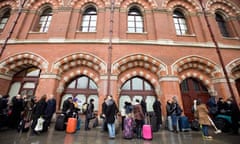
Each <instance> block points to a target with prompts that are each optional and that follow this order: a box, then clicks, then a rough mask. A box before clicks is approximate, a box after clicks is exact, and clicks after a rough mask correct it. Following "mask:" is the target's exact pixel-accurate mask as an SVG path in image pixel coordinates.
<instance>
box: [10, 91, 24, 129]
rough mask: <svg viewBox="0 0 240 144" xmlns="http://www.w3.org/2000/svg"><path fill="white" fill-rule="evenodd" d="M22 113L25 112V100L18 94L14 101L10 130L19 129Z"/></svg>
mask: <svg viewBox="0 0 240 144" xmlns="http://www.w3.org/2000/svg"><path fill="white" fill-rule="evenodd" d="M22 111H23V99H22V97H21V95H19V94H18V95H17V96H15V97H13V99H12V113H11V115H10V117H9V127H10V128H17V126H18V124H19V122H20V120H21V113H22Z"/></svg>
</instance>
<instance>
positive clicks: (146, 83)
mask: <svg viewBox="0 0 240 144" xmlns="http://www.w3.org/2000/svg"><path fill="white" fill-rule="evenodd" d="M144 87H145V90H152V87H151V85H150V84H149V83H148V82H146V81H144Z"/></svg>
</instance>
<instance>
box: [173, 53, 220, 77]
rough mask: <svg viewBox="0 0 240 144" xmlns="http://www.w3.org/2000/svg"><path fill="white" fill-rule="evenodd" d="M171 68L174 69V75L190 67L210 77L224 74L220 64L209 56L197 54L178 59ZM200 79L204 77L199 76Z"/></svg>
mask: <svg viewBox="0 0 240 144" xmlns="http://www.w3.org/2000/svg"><path fill="white" fill-rule="evenodd" d="M171 69H172V74H173V75H178V74H181V73H183V72H184V71H187V70H189V69H191V70H193V69H194V70H197V71H199V72H201V73H203V74H204V75H206V76H208V77H209V78H216V77H221V76H223V75H222V71H221V68H220V66H218V65H217V64H216V63H214V62H212V61H211V60H209V59H207V58H204V57H201V56H196V55H191V56H186V57H183V58H181V59H179V60H177V61H176V62H175V63H173V64H172V65H171ZM191 75H195V74H191ZM199 76H200V75H199ZM199 79H202V78H200V77H199ZM204 81H205V80H204Z"/></svg>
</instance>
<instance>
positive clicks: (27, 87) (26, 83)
mask: <svg viewBox="0 0 240 144" xmlns="http://www.w3.org/2000/svg"><path fill="white" fill-rule="evenodd" d="M40 73H41V70H40V69H38V68H36V67H30V68H27V69H24V70H22V71H20V72H18V73H16V74H15V75H14V76H13V79H12V83H11V86H10V89H9V91H8V94H9V95H10V97H13V96H16V95H17V94H21V95H24V94H26V95H28V96H34V95H35V91H36V88H37V85H38V81H39V76H40Z"/></svg>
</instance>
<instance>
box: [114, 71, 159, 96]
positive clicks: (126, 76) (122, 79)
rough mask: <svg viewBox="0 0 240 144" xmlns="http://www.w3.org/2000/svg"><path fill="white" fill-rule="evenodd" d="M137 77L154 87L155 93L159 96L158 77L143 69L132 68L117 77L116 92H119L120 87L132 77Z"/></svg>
mask: <svg viewBox="0 0 240 144" xmlns="http://www.w3.org/2000/svg"><path fill="white" fill-rule="evenodd" d="M135 76H139V77H142V78H144V79H146V80H148V81H149V83H150V84H151V85H152V86H153V87H154V89H155V93H156V94H157V95H161V89H160V85H159V83H158V77H157V76H156V75H155V74H154V73H152V72H151V71H149V70H147V69H143V68H132V69H128V70H126V71H124V72H123V73H121V74H120V75H119V78H118V90H119V92H120V89H121V86H122V85H123V83H125V82H126V81H127V80H129V79H131V78H132V77H135Z"/></svg>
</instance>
